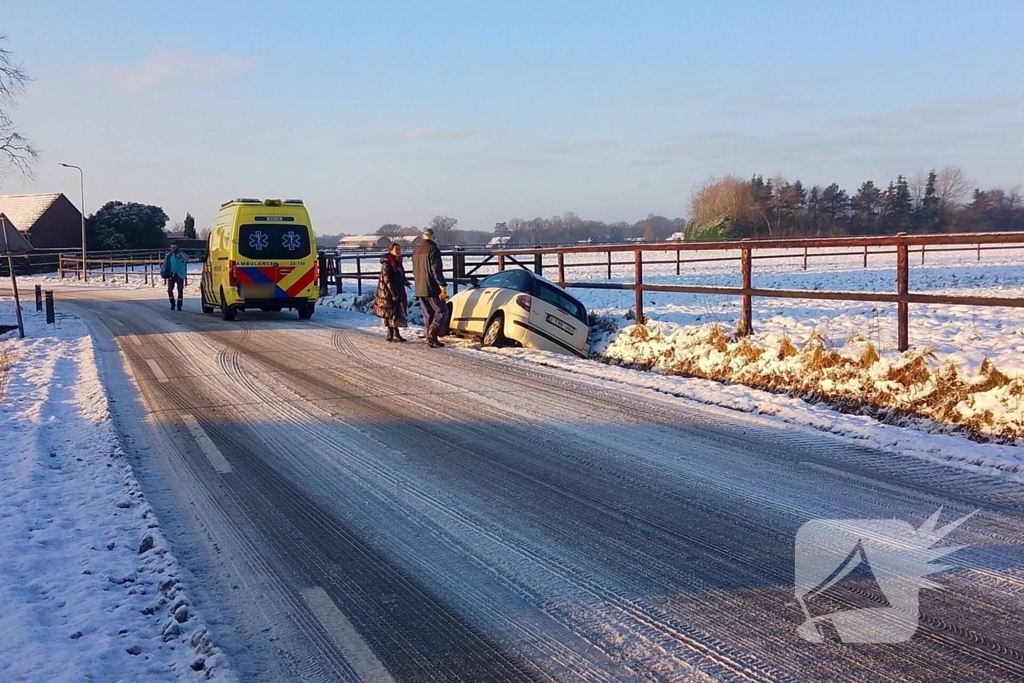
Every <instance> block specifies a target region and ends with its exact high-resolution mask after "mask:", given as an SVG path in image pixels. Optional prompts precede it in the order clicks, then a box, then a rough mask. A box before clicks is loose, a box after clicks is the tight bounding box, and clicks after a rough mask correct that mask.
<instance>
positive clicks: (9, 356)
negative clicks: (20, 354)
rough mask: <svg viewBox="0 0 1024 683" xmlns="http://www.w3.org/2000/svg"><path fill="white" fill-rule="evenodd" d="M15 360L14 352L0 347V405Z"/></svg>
mask: <svg viewBox="0 0 1024 683" xmlns="http://www.w3.org/2000/svg"><path fill="white" fill-rule="evenodd" d="M16 360H17V358H16V357H15V355H14V352H12V351H11V350H10V349H9V348H8V347H7V346H0V403H3V401H4V396H6V395H7V382H8V380H9V379H10V374H11V368H13V367H14V362H15V361H16Z"/></svg>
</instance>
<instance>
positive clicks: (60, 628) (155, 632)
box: [0, 299, 234, 682]
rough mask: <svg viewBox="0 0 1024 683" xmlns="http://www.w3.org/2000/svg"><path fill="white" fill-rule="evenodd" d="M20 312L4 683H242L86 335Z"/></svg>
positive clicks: (2, 563) (5, 465) (1, 490)
mask: <svg viewBox="0 0 1024 683" xmlns="http://www.w3.org/2000/svg"><path fill="white" fill-rule="evenodd" d="M22 308H23V312H24V316H25V322H26V327H27V330H26V331H27V338H26V339H23V340H19V339H17V337H16V335H17V332H9V333H7V334H5V335H3V336H2V337H0V351H2V353H3V354H5V355H7V356H8V357H9V358H11V359H13V364H12V365H11V366H10V367H9V369H8V370H7V377H6V378H5V381H4V386H5V387H6V392H5V393H4V395H3V397H2V398H0V435H3V447H2V448H0V680H3V681H48V682H49V681H74V682H78V681H168V680H206V679H209V678H213V679H216V680H234V675H233V673H232V672H231V670H230V668H229V667H228V665H227V663H226V662H225V660H224V656H223V655H222V654H221V653H220V651H219V650H218V648H217V647H215V646H214V645H213V644H212V642H211V640H210V638H209V636H208V635H207V630H206V627H205V626H204V621H203V618H202V615H200V614H199V613H197V612H196V611H195V610H193V608H192V607H191V605H190V602H189V598H188V594H187V591H186V589H185V586H184V585H183V583H182V582H181V580H180V578H181V572H180V570H179V567H178V564H177V561H176V560H175V558H174V556H173V555H172V554H171V553H170V551H169V549H168V545H167V543H166V541H165V539H164V537H163V535H162V533H161V530H160V526H159V524H158V522H157V520H156V518H155V516H154V514H153V511H152V509H151V508H150V506H149V505H148V503H147V502H146V499H145V497H144V496H143V494H142V491H141V490H140V489H139V486H138V483H137V482H136V479H135V476H134V475H133V473H132V470H131V467H130V466H129V464H128V462H127V459H126V457H125V455H124V454H123V453H122V451H121V448H120V446H119V444H118V440H117V437H116V435H115V433H114V429H113V426H112V424H111V420H110V413H109V409H108V404H107V397H106V394H105V393H104V389H103V386H102V385H101V383H100V380H99V377H98V374H97V366H96V358H95V353H94V349H93V343H92V339H91V337H90V336H89V331H88V329H87V328H86V326H85V324H84V323H83V322H82V321H81V320H80V319H78V318H76V317H74V316H69V315H64V314H58V319H57V324H56V325H50V326H48V325H46V324H45V319H44V318H43V316H42V314H41V313H35V312H34V311H31V312H30V310H31V308H32V307H29V306H25V305H24V302H23V305H22ZM13 320H14V306H13V302H12V301H11V300H9V299H0V321H3V322H5V323H6V322H13Z"/></svg>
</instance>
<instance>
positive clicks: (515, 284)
mask: <svg viewBox="0 0 1024 683" xmlns="http://www.w3.org/2000/svg"><path fill="white" fill-rule="evenodd" d="M500 286H501V287H503V288H505V289H513V290H515V291H517V292H523V293H524V294H529V293H530V277H529V276H528V275H527V274H526V272H525V271H522V270H511V271H509V274H508V279H507V280H505V281H504V282H503V283H501V285H500Z"/></svg>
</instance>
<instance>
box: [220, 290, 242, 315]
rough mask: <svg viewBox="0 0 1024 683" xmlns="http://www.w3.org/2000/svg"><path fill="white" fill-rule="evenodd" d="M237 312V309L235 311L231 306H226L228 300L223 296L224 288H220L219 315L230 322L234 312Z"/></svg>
mask: <svg viewBox="0 0 1024 683" xmlns="http://www.w3.org/2000/svg"><path fill="white" fill-rule="evenodd" d="M237 312H238V311H236V310H235V309H234V308H232V307H231V306H228V300H227V299H226V298H225V297H224V290H223V289H221V290H220V317H221V318H223V319H224V320H227V321H228V322H231V321H232V320H234V319H235V313H237Z"/></svg>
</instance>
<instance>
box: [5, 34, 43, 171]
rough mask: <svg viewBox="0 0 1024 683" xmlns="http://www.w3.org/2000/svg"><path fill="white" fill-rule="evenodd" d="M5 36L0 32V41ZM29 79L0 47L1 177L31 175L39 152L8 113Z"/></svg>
mask: <svg viewBox="0 0 1024 683" xmlns="http://www.w3.org/2000/svg"><path fill="white" fill-rule="evenodd" d="M5 40H7V36H2V35H0V44H2V43H3V41H5ZM30 80H31V79H30V78H29V77H28V75H27V74H26V73H25V71H24V70H23V69H22V67H21V64H18V63H16V62H14V61H13V59H12V55H11V52H10V51H9V50H5V49H4V48H3V47H0V179H2V178H3V177H4V176H5V175H7V174H8V173H12V172H15V173H21V174H22V175H24V176H28V177H32V163H33V162H34V161H35V160H36V158H38V156H39V154H38V152H37V151H36V149H35V147H33V146H32V143H30V142H29V141H28V140H26V139H25V137H24V136H22V134H21V132H20V131H19V130H18V127H17V126H16V125H15V123H14V119H12V118H11V115H10V113H9V110H10V108H13V107H14V106H15V105H16V100H17V98H18V96H19V95H21V94H22V93H23V92H24V91H25V85H26V84H27V83H28V82H29V81H30Z"/></svg>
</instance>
